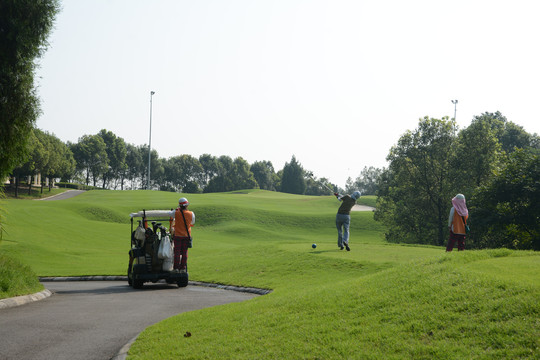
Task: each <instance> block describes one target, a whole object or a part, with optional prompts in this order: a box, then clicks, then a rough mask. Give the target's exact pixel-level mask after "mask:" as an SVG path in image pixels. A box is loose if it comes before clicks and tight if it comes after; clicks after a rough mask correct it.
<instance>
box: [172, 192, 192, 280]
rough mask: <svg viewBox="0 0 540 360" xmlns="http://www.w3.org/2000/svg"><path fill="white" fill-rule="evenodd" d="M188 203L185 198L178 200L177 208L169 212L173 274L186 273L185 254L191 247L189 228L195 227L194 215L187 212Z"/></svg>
mask: <svg viewBox="0 0 540 360" xmlns="http://www.w3.org/2000/svg"><path fill="white" fill-rule="evenodd" d="M188 206H189V201H188V200H187V199H186V198H180V200H178V208H177V209H176V210H173V211H171V212H170V216H171V217H174V226H173V229H172V230H173V231H172V232H173V233H172V235H173V241H174V266H173V269H174V270H173V271H174V272H186V271H187V253H188V248H190V247H191V227H192V226H193V225H195V213H194V212H193V211H189V210H187V207H188Z"/></svg>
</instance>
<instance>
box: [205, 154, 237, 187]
mask: <svg viewBox="0 0 540 360" xmlns="http://www.w3.org/2000/svg"><path fill="white" fill-rule="evenodd" d="M216 164H217V170H216V175H215V176H214V177H212V178H211V179H210V180H209V181H208V185H206V187H205V188H204V192H205V193H212V192H225V191H232V190H233V189H234V184H233V182H232V180H231V178H230V176H229V175H230V174H231V173H232V170H233V166H234V164H233V160H232V159H231V157H230V156H227V155H222V156H220V157H219V158H217V159H216Z"/></svg>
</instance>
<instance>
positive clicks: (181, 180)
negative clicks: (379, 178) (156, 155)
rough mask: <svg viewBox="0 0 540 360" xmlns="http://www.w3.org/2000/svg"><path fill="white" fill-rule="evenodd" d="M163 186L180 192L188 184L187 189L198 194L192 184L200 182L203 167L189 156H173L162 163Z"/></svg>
mask: <svg viewBox="0 0 540 360" xmlns="http://www.w3.org/2000/svg"><path fill="white" fill-rule="evenodd" d="M164 172H165V184H167V186H168V187H169V188H170V189H171V190H172V191H182V189H183V188H185V187H186V186H187V185H188V184H190V187H189V189H190V190H195V192H198V186H197V187H196V188H194V186H193V183H197V181H201V179H202V177H203V167H202V165H201V163H200V162H199V160H198V159H197V158H195V157H193V156H191V155H180V156H173V157H171V158H169V159H168V160H166V161H164Z"/></svg>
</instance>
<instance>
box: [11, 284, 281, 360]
mask: <svg viewBox="0 0 540 360" xmlns="http://www.w3.org/2000/svg"><path fill="white" fill-rule="evenodd" d="M39 280H40V281H126V282H127V276H65V277H51V276H49V277H40V278H39ZM189 285H192V286H206V287H213V288H218V289H224V290H231V291H238V292H246V293H252V294H257V295H266V294H269V293H271V292H272V290H270V289H259V288H253V287H242V286H232V285H222V284H213V283H204V282H200V281H190V282H189ZM51 295H52V293H51V291H50V290H48V289H45V290H43V291H40V292H38V293H35V294H30V295H23V296H17V297H13V298H7V299H1V300H0V309H4V308H9V307H14V306H20V305H24V304H28V303H31V302H34V301H39V300H43V299H45V298H47V297H49V296H51ZM138 336H139V335H137V336H135V337H134V338H132V339H131V340H130V341H128V342H127V343H126V344H125V345H124V346H122V348H121V349H120V350H119V351H118V353H117V354H116V355H115V356H113V357H112V358H111V359H110V360H125V359H126V357H127V354H128V352H129V349H130V348H131V345H132V344H133V343H134V342H135V340H137V337H138Z"/></svg>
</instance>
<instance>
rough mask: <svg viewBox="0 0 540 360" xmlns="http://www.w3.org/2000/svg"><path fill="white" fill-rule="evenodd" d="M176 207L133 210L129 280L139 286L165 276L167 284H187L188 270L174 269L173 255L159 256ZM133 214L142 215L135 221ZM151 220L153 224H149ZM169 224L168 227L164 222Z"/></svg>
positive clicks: (136, 286)
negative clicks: (160, 247) (165, 257)
mask: <svg viewBox="0 0 540 360" xmlns="http://www.w3.org/2000/svg"><path fill="white" fill-rule="evenodd" d="M172 211H173V210H142V211H139V212H136V213H131V214H129V216H130V217H131V234H130V239H131V249H130V250H129V265H128V284H129V285H130V286H133V288H134V289H140V288H142V287H143V284H144V283H145V282H153V283H156V282H157V281H159V280H165V281H166V282H167V283H168V284H174V283H176V284H178V286H179V287H185V286H187V285H188V279H189V276H188V273H187V271H186V272H176V271H171V270H172V261H173V259H172V258H169V259H160V258H159V257H158V250H159V246H160V245H161V243H162V241H168V240H170V232H169V230H168V229H170V228H171V226H172V222H173V217H172V216H171V213H172ZM134 218H137V219H138V218H140V219H138V220H137V223H136V225H134V221H133V219H134ZM149 222H150V224H149ZM167 222H168V224H169V228H166V227H165V226H163V225H162V224H163V223H167Z"/></svg>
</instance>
